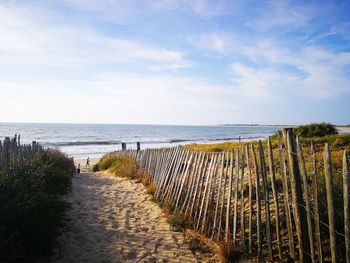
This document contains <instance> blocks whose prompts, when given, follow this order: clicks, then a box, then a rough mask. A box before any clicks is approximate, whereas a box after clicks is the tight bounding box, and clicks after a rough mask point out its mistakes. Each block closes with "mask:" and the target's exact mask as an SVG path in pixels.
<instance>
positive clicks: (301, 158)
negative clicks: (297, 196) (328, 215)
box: [297, 137, 315, 262]
mask: <svg viewBox="0 0 350 263" xmlns="http://www.w3.org/2000/svg"><path fill="white" fill-rule="evenodd" d="M297 149H298V157H299V162H300V165H301V175H302V179H303V189H304V197H305V206H306V219H307V226H308V230H309V241H310V257H311V261H312V262H314V261H315V252H314V237H313V232H312V221H311V210H310V201H309V191H308V189H307V174H306V168H305V161H304V154H303V149H302V147H301V143H300V141H299V138H298V137H297Z"/></svg>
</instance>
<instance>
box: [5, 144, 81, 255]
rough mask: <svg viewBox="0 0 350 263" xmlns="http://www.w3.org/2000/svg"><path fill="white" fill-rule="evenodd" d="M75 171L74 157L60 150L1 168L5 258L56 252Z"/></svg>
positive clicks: (39, 154) (41, 153)
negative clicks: (66, 197)
mask: <svg viewBox="0 0 350 263" xmlns="http://www.w3.org/2000/svg"><path fill="white" fill-rule="evenodd" d="M74 173H75V167H74V163H73V160H72V159H69V158H67V156H65V155H64V154H62V153H61V152H59V151H57V150H43V151H42V152H38V153H36V154H33V155H32V156H31V157H30V158H29V159H28V160H26V161H24V162H23V163H20V164H17V165H14V166H13V167H11V168H8V169H3V170H0V215H1V216H0V261H1V262H36V261H38V260H39V259H41V258H43V257H48V256H50V255H51V254H52V253H53V250H54V247H55V241H56V238H57V237H58V236H59V235H60V231H61V228H62V226H63V225H64V224H65V212H66V209H67V208H68V203H67V202H66V201H65V200H64V199H63V195H64V194H66V193H67V191H68V190H69V189H70V186H71V179H72V176H73V175H74Z"/></svg>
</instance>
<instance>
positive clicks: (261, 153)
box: [259, 140, 273, 262]
mask: <svg viewBox="0 0 350 263" xmlns="http://www.w3.org/2000/svg"><path fill="white" fill-rule="evenodd" d="M259 156H260V166H261V177H262V182H263V190H264V191H263V192H264V199H265V220H266V241H267V248H268V254H269V258H270V260H271V261H272V262H273V254H272V243H271V218H270V196H269V189H268V187H267V178H266V164H265V154H264V149H263V146H262V142H261V141H260V140H259Z"/></svg>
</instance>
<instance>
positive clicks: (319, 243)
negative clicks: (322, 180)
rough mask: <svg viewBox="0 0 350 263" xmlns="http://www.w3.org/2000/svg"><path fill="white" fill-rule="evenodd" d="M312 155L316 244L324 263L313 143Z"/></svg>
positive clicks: (318, 254) (320, 259)
mask: <svg viewBox="0 0 350 263" xmlns="http://www.w3.org/2000/svg"><path fill="white" fill-rule="evenodd" d="M311 155H312V166H313V169H312V195H313V199H314V214H315V220H314V222H315V234H316V244H317V256H318V261H319V262H323V252H322V240H321V232H320V214H319V206H318V185H317V184H318V174H317V165H316V153H315V146H314V143H313V142H311Z"/></svg>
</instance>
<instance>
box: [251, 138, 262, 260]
mask: <svg viewBox="0 0 350 263" xmlns="http://www.w3.org/2000/svg"><path fill="white" fill-rule="evenodd" d="M251 149H252V157H253V164H254V173H255V199H256V237H257V244H258V258H259V259H260V258H261V256H262V244H261V203H260V179H259V168H258V162H257V158H256V154H255V149H254V145H253V144H251Z"/></svg>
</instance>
